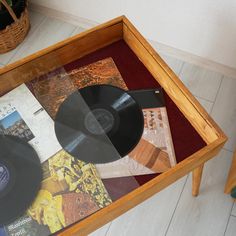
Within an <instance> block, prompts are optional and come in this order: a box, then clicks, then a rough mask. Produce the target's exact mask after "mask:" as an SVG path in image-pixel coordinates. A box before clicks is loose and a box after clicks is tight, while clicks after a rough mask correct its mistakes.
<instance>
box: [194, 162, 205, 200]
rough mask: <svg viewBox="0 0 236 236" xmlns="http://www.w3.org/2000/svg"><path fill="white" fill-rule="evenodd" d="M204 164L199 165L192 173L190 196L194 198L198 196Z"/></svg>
mask: <svg viewBox="0 0 236 236" xmlns="http://www.w3.org/2000/svg"><path fill="white" fill-rule="evenodd" d="M203 167H204V164H202V165H200V166H199V167H197V168H196V169H194V170H193V172H192V175H193V176H192V195H193V196H194V197H196V196H198V194H199V188H200V184H201V179H202V171H203Z"/></svg>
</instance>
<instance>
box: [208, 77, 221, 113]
mask: <svg viewBox="0 0 236 236" xmlns="http://www.w3.org/2000/svg"><path fill="white" fill-rule="evenodd" d="M223 80H224V75H222V76H221V81H220V85H219V88H218V89H217V92H216V96H215V100H214V101H213V105H212V107H211V110H210V113H209V114H210V115H211V114H212V111H213V108H214V106H215V102H216V99H217V97H218V94H219V91H220V88H221V85H222V83H223Z"/></svg>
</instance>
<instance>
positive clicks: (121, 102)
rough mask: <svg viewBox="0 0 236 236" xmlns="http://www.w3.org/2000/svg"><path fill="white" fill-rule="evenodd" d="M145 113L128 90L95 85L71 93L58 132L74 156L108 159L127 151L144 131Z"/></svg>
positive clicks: (59, 117) (62, 109)
mask: <svg viewBox="0 0 236 236" xmlns="http://www.w3.org/2000/svg"><path fill="white" fill-rule="evenodd" d="M143 126H144V121H143V113H142V110H141V108H140V107H139V105H138V103H137V102H136V101H135V100H134V99H133V97H132V96H130V95H129V94H128V93H127V92H125V91H124V90H122V89H120V88H117V87H114V86H111V85H94V86H89V87H85V88H83V89H80V90H79V91H76V92H74V93H73V94H71V95H70V96H69V97H68V98H67V99H66V100H65V101H64V102H63V103H62V105H61V106H60V108H59V110H58V112H57V115H56V119H55V132H56V136H57V139H58V141H59V143H60V144H61V146H62V147H63V148H64V149H65V150H66V151H67V152H68V153H70V154H71V155H73V156H74V157H76V158H78V159H80V160H83V161H85V162H91V163H108V162H112V161H115V160H117V159H119V158H121V157H123V156H125V155H127V154H128V153H129V152H130V151H131V150H132V149H133V148H134V147H135V146H136V145H137V144H138V142H139V140H140V138H141V136H142V133H143Z"/></svg>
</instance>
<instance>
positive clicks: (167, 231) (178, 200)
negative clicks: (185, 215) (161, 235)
mask: <svg viewBox="0 0 236 236" xmlns="http://www.w3.org/2000/svg"><path fill="white" fill-rule="evenodd" d="M189 175H190V174H188V175H187V178H186V180H185V182H184V185H183V188H182V190H181V193H180V195H179V198H178V201H177V203H176V205H175V208H174V211H173V214H172V216H171V218H170V222H169V224H168V226H167V229H166V232H165V236H167V234H168V231H169V228H170V225H171V223H172V220H173V218H174V215H175V212H176V209H177V207H178V205H179V202H180V199H181V197H182V194H183V192H184V189H185V186H186V184H187V181H188V178H189Z"/></svg>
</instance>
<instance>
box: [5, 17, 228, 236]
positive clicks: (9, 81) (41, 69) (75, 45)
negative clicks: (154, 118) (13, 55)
mask: <svg viewBox="0 0 236 236" xmlns="http://www.w3.org/2000/svg"><path fill="white" fill-rule="evenodd" d="M120 39H124V40H125V42H126V43H127V44H128V45H129V47H130V48H131V49H132V50H133V51H134V53H135V54H136V55H137V56H138V57H139V59H140V60H141V61H142V63H143V64H144V65H145V66H146V68H147V69H148V70H149V71H150V72H151V74H152V75H153V77H154V78H155V79H156V80H157V81H158V83H159V84H160V85H161V86H162V87H163V88H164V90H165V91H166V92H167V94H168V95H169V97H170V98H171V99H172V100H173V101H174V102H175V104H176V105H177V106H178V108H179V109H180V110H181V112H182V113H183V114H184V116H185V117H186V118H187V119H188V120H189V122H190V123H191V124H192V126H193V127H194V128H195V129H196V131H197V132H198V133H199V135H200V136H201V137H202V138H203V140H204V141H205V142H206V144H207V145H206V146H205V147H204V148H202V149H201V150H199V151H197V152H196V153H194V154H193V155H191V156H189V157H188V158H186V159H185V160H184V161H181V162H180V163H178V164H177V165H176V166H175V167H174V168H172V169H170V170H169V171H167V172H165V173H163V174H161V175H159V176H157V177H156V178H154V179H152V180H151V181H149V182H147V183H146V184H144V185H142V186H141V187H139V188H137V189H135V190H134V191H132V192H131V193H129V194H127V195H125V196H124V197H122V198H120V199H119V200H117V201H115V202H113V203H112V204H110V205H109V206H107V207H106V208H104V209H101V210H99V211H98V212H96V213H94V214H93V215H91V216H89V217H87V218H86V219H84V220H83V221H81V222H79V223H77V224H75V225H73V226H72V227H69V228H68V229H66V230H64V231H63V232H61V233H60V234H59V235H87V234H89V233H90V232H92V231H94V230H96V229H97V228H99V227H101V226H102V225H104V224H106V223H108V222H109V221H111V220H113V219H115V218H116V217H118V216H119V215H121V214H123V213H124V212H126V211H128V210H129V209H131V208H132V207H134V206H136V205H138V204H139V203H141V202H143V201H144V200H145V199H147V198H149V197H151V196H152V195H154V194H156V193H157V192H159V191H161V190H162V189H164V188H165V187H167V186H168V185H170V184H172V183H173V182H175V181H176V180H178V179H179V178H181V177H183V176H184V175H186V174H188V173H189V172H191V171H193V189H192V193H193V195H194V196H197V195H198V193H199V187H200V181H201V176H202V171H203V165H204V163H205V162H206V161H208V160H209V159H211V158H212V157H214V156H215V155H217V154H218V152H219V151H220V149H221V148H222V147H223V145H224V143H225V142H226V140H227V138H226V136H225V135H224V133H223V132H222V130H221V129H220V128H219V127H218V125H217V124H216V123H215V122H214V121H213V120H212V118H211V117H210V116H209V115H208V114H207V112H206V111H205V109H204V108H202V106H201V105H200V104H199V102H198V101H197V100H196V99H195V98H194V97H193V95H192V94H191V93H190V92H189V90H188V89H187V88H186V87H185V86H184V85H183V83H182V82H181V81H180V80H179V79H178V77H177V76H176V75H175V74H174V72H173V71H172V70H171V69H170V68H169V67H168V65H167V64H166V63H165V62H164V61H163V60H162V59H161V57H160V56H159V55H158V54H157V53H156V52H155V50H154V49H153V48H152V47H151V46H150V45H149V43H148V42H147V41H146V40H145V39H144V38H143V37H142V35H141V34H140V33H139V32H138V31H137V30H136V29H135V27H134V26H133V25H132V24H131V23H130V22H129V21H128V19H127V18H126V17H125V16H121V17H118V18H116V19H113V20H111V21H109V22H107V23H105V24H101V25H99V26H97V27H95V28H92V29H90V30H87V31H85V32H82V33H80V34H79V35H76V36H74V37H72V38H69V39H67V40H64V41H62V42H60V43H57V44H55V45H53V46H51V47H49V48H47V49H44V50H42V51H39V52H37V53H35V54H33V55H31V56H29V57H26V58H24V59H22V60H19V61H18V62H16V63H13V64H11V65H9V66H6V67H4V68H3V69H0V93H4V92H7V91H9V90H11V89H13V88H14V87H16V86H18V85H20V84H21V83H22V82H26V81H29V80H31V79H32V78H33V77H34V76H36V75H40V74H42V73H46V72H48V71H50V70H52V69H54V68H56V67H58V66H61V65H63V64H67V63H69V62H71V61H74V60H76V59H78V58H81V57H83V56H84V55H87V54H89V53H91V52H93V51H95V50H97V49H100V48H102V47H104V46H107V45H109V44H111V43H113V42H116V41H118V40H120ZM75 49H76V50H75ZM36 65H37V66H36Z"/></svg>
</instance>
